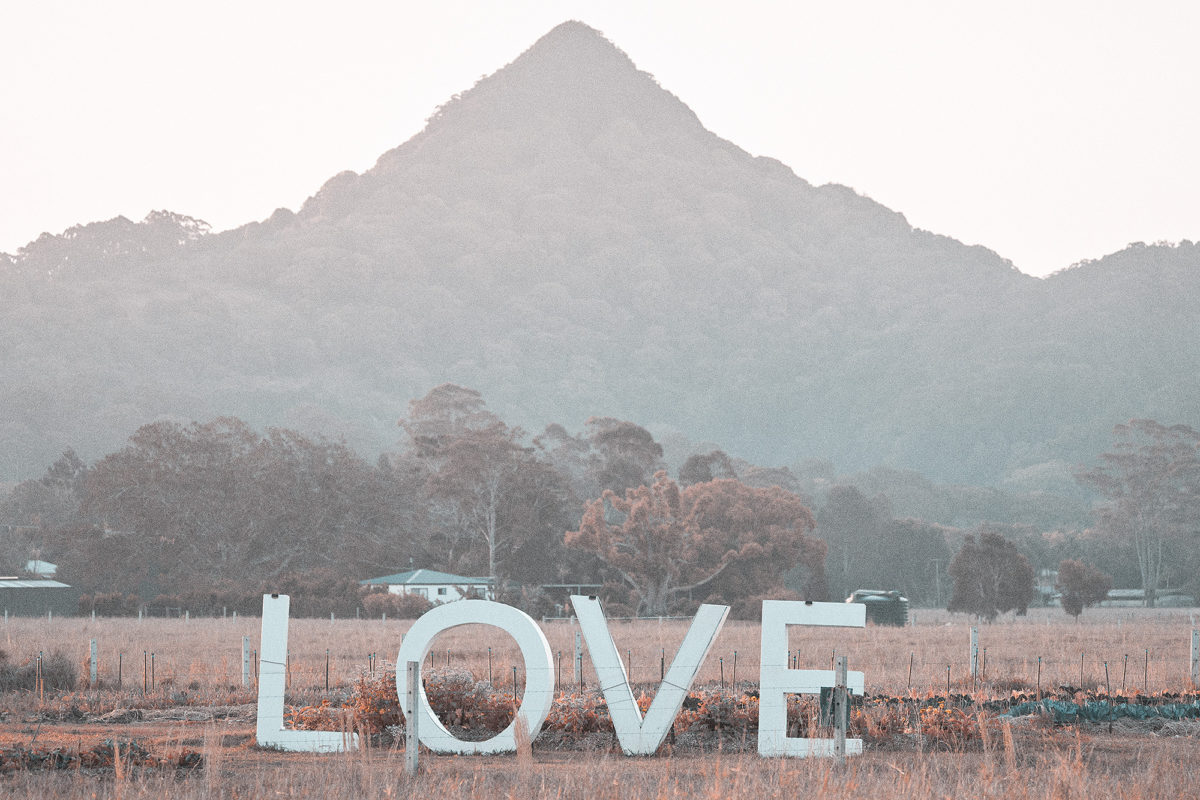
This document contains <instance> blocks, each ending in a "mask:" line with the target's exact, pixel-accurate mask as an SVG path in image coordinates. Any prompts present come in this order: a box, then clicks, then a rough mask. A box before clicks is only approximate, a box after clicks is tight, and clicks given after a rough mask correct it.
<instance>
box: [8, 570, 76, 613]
mask: <svg viewBox="0 0 1200 800" xmlns="http://www.w3.org/2000/svg"><path fill="white" fill-rule="evenodd" d="M0 607H3V609H4V611H5V613H7V614H11V615H13V616H18V617H42V616H45V615H46V614H47V613H54V614H57V615H59V616H64V617H65V616H69V615H71V614H75V613H77V612H78V611H79V593H78V592H77V591H76V590H75V589H72V588H71V587H70V586H68V585H67V584H65V583H61V582H59V581H52V580H47V579H45V578H15V577H5V578H0Z"/></svg>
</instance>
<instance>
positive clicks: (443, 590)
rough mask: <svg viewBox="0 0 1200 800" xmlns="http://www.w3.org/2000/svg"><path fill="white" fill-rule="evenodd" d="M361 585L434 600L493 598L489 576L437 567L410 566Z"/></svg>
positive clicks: (434, 601) (441, 601)
mask: <svg viewBox="0 0 1200 800" xmlns="http://www.w3.org/2000/svg"><path fill="white" fill-rule="evenodd" d="M359 583H360V584H361V585H363V586H379V587H384V588H386V589H387V591H388V592H390V593H392V594H415V595H418V596H420V597H424V598H425V599H426V600H429V601H430V602H433V603H449V602H450V601H452V600H465V599H467V598H473V597H478V598H484V599H491V597H492V579H491V578H478V577H468V576H466V575H454V574H451V573H449V572H439V571H438V570H436V569H413V570H409V571H408V572H397V573H396V574H395V575H384V576H383V577H381V578H368V579H367V580H365V581H359Z"/></svg>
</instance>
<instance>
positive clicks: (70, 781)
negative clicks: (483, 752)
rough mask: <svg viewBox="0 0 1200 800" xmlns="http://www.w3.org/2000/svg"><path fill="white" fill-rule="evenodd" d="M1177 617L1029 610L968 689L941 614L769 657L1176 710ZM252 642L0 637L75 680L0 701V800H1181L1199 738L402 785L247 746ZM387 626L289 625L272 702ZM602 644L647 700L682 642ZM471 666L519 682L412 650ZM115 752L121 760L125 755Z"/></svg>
mask: <svg viewBox="0 0 1200 800" xmlns="http://www.w3.org/2000/svg"><path fill="white" fill-rule="evenodd" d="M1194 614H1195V611H1194V610H1187V609H1184V610H1179V609H1169V610H1168V609H1162V610H1154V611H1146V610H1142V609H1102V610H1089V611H1088V612H1086V613H1085V614H1084V616H1083V617H1082V618H1081V619H1080V621H1079V622H1078V623H1075V622H1073V621H1072V620H1071V619H1070V618H1069V617H1067V616H1065V615H1064V614H1063V613H1062V612H1061V611H1059V610H1043V609H1035V610H1031V611H1030V614H1029V615H1028V616H1027V617H1022V618H1017V619H1005V620H1004V621H1001V622H998V623H995V624H992V625H986V624H980V625H977V627H978V630H979V646H980V665H979V666H980V673H981V674H980V676H979V678H978V680H972V678H971V674H970V665H969V642H970V628H971V626H972V624H973V623H972V622H971V621H970V620H969V619H967V618H965V617H963V616H962V615H954V616H952V615H948V614H946V613H945V612H938V611H928V610H917V611H916V612H915V624H912V625H910V626H908V627H905V628H884V627H869V628H867V629H865V630H853V629H821V628H794V629H792V631H791V637H790V639H791V641H790V644H791V647H792V650H793V653H794V654H798V655H799V658H800V662H799V663H800V666H812V667H825V666H828V665H829V663H830V660H831V659H832V657H833V655H834V654H835V652H836V653H838V654H845V655H847V656H848V658H849V662H850V667H851V669H859V670H862V671H863V672H864V673H865V675H866V690H867V693H868V695H870V694H883V695H898V696H926V695H928V694H931V693H933V694H943V693H944V692H945V689H946V681H947V670H949V680H950V683H951V688H952V691H953V692H954V693H956V694H971V695H972V696H973V697H975V698H978V699H980V700H984V699H988V698H991V697H1002V696H1010V695H1011V694H1012V692H1013V691H1014V690H1021V689H1026V690H1029V691H1034V690H1035V688H1036V686H1037V685H1038V683H1039V678H1038V669H1039V658H1040V659H1041V664H1040V669H1041V677H1040V685H1041V687H1042V689H1043V691H1044V692H1047V693H1048V692H1050V691H1056V692H1058V693H1060V694H1062V693H1063V690H1061V689H1059V687H1061V686H1069V687H1071V688H1072V689H1078V688H1080V669H1081V661H1082V673H1083V681H1082V684H1083V688H1086V689H1089V690H1095V689H1099V690H1101V691H1103V690H1104V689H1105V687H1106V675H1105V664H1106V663H1107V670H1108V673H1107V685H1108V686H1111V689H1112V693H1113V694H1125V695H1133V694H1135V693H1137V692H1149V693H1161V692H1183V691H1191V690H1192V688H1193V687H1192V685H1191V681H1190V674H1189V668H1190V652H1189V651H1190V633H1191V630H1192V628H1193V627H1196V622H1195V616H1194ZM258 624H259V622H258V620H257V619H246V618H240V619H236V620H235V619H232V618H229V619H215V620H214V619H191V620H187V621H185V620H182V619H170V620H163V619H146V620H143V621H140V622H139V621H138V620H129V619H101V620H96V621H94V622H93V621H92V620H90V619H86V618H55V619H52V620H46V619H15V618H14V619H10V620H9V621H8V623H7V624H6V625H5V626H4V628H3V630H2V631H0V649H2V650H4V651H5V653H6V654H7V657H8V661H9V663H10V664H20V663H23V662H26V661H28V660H29V659H31V658H33V657H36V655H37V654H38V653H39V652H41V653H44V654H47V655H48V654H51V653H55V652H59V653H63V654H65V655H66V656H68V657H69V658H70V659H71V660H72V661H73V662H74V663H75V664H76V666H77V668H78V673H79V676H80V680H81V686H80V688H78V689H76V690H75V691H74V692H70V693H63V692H47V693H45V694H44V695H43V696H42V697H40V698H39V697H38V696H37V695H36V694H35V693H33V692H30V691H24V690H22V691H10V692H4V693H0V752H4V751H6V749H7V750H9V751H13V750H20V749H22V748H24V749H26V750H28V749H37V750H39V751H45V752H50V751H54V752H58V753H60V754H61V760H62V761H63V763H64V764H65V765H66V767H67V768H65V769H8V770H3V772H4V774H3V775H0V793H5V794H9V795H11V796H15V797H34V796H38V797H44V796H54V797H64V798H84V797H87V798H91V797H163V796H170V797H180V798H192V797H196V798H200V797H230V798H232V797H276V796H312V797H330V798H342V797H346V798H349V797H363V796H382V797H391V796H401V795H402V796H410V795H415V794H418V793H419V794H421V795H425V796H438V797H467V796H472V797H521V798H525V797H529V798H541V797H548V798H549V797H561V798H575V797H580V798H608V797H612V798H617V797H620V798H651V797H653V798H659V797H740V796H746V797H775V796H789V797H797V796H799V797H814V798H826V797H839V798H840V797H846V798H850V797H853V798H861V797H897V798H910V797H911V798H933V797H995V798H1002V797H1003V798H1007V797H1014V798H1015V797H1059V798H1067V797H1117V796H1120V797H1127V798H1159V797H1162V798H1168V797H1169V798H1179V797H1200V770H1194V769H1193V768H1192V767H1191V765H1192V764H1194V763H1195V762H1196V760H1197V757H1200V722H1197V721H1194V720H1189V721H1175V722H1170V721H1166V722H1164V721H1162V720H1159V721H1157V722H1156V723H1154V724H1150V723H1144V722H1138V723H1134V722H1131V721H1128V720H1120V721H1118V722H1116V723H1113V724H1087V723H1081V724H1078V725H1057V726H1056V725H1054V724H1052V723H1050V722H1048V721H1047V720H1046V719H1044V718H1040V717H1037V716H1033V717H1022V718H1017V719H1014V720H1012V721H1007V720H1003V719H992V720H990V721H987V722H986V724H985V723H983V722H979V723H978V724H977V728H976V729H977V730H978V731H979V733H980V734H981V738H979V739H976V740H975V741H973V742H972V743H971V745H970V746H964V747H946V746H945V744H944V743H941V744H939V743H937V742H935V741H933V740H931V739H928V738H927V737H923V736H911V735H909V736H896V737H891V738H888V739H886V740H884V739H881V740H880V741H879V742H875V743H873V742H871V741H868V745H867V748H866V752H865V753H864V755H862V756H860V757H857V758H852V759H850V760H849V762H848V763H847V764H846V765H845V766H841V767H839V766H837V765H836V764H832V763H830V762H827V761H821V760H811V761H791V760H789V761H784V760H776V759H759V758H758V757H756V756H753V755H747V754H745V752H744V749H745V743H742V745H743V746H730V743H726V744H724V745H723V744H722V743H721V740H720V739H717V740H715V744H714V745H713V746H710V747H708V748H695V747H692V748H683V747H678V748H676V747H674V746H673V745H671V744H668V745H665V746H664V751H663V752H662V753H660V755H659V756H657V757H654V758H639V759H631V758H625V757H624V756H622V755H620V753H619V751H618V750H615V749H614V748H613V747H612V746H611V742H610V741H605V742H601V743H599V744H596V745H594V746H590V747H589V746H584V747H581V748H576V749H572V750H562V749H557V748H553V747H548V746H545V745H543V744H542V743H539V742H535V743H534V746H533V748H532V750H531V751H529V752H526V753H524V754H521V755H517V756H512V757H507V758H487V759H482V758H461V757H438V756H432V755H428V756H423V757H422V771H421V774H420V775H418V776H416V777H415V778H409V777H407V776H406V775H405V774H404V770H403V766H402V764H403V761H402V759H403V751H402V750H399V749H396V747H397V746H396V745H388V746H375V747H371V748H368V749H364V750H361V751H359V752H356V753H352V754H347V755H338V756H316V755H306V754H283V753H276V752H271V751H266V750H262V749H259V748H257V747H255V746H254V739H253V725H254V716H253V707H252V705H250V704H252V703H253V702H254V689H253V685H251V686H250V687H247V688H243V687H242V685H241V647H242V637H243V636H248V637H250V642H251V645H250V646H251V648H256V647H257V643H258V634H259V631H258ZM409 625H410V623H409V622H406V621H397V620H388V621H379V620H370V621H369V620H336V621H334V622H330V621H329V620H311V619H309V620H304V619H296V620H292V621H291V624H290V627H289V649H290V651H291V670H290V676H291V677H290V692H291V698H290V699H291V700H292V701H293V702H295V703H296V704H298V705H302V704H313V703H316V702H319V700H320V699H322V698H326V697H332V698H337V697H339V696H344V695H345V691H346V688H347V687H348V686H349V685H351V684H352V683H353V682H354V681H356V680H357V679H358V678H359V677H360V676H361V675H362V674H363V673H364V671H365V672H368V673H369V672H370V669H371V664H372V663H374V664H375V668H376V670H377V671H380V672H381V671H382V670H384V669H391V668H392V663H391V660H392V659H394V657H395V653H396V651H397V649H398V647H399V644H400V637H401V635H402V634H403V633H404V631H405V630H406V629H407V628H408V626H409ZM543 629H544V630H545V632H546V635H547V638H548V639H549V641H550V644H551V649H552V650H553V652H554V653H555V655H556V660H557V657H558V653H560V652H561V653H562V661H561V681H562V684H563V688H564V689H567V690H569V689H571V688H573V685H574V683H575V680H576V679H575V677H574V675H573V668H572V653H573V650H574V637H575V631H576V627H575V626H574V625H573V623H571V622H570V621H553V620H552V621H547V622H545V623H543ZM611 629H612V632H613V637H614V639H615V641H616V644H617V647H618V650H619V651H620V652H621V653H622V655H623V656H624V657H626V658H627V659H629V661H630V663H631V665H632V670H631V674H632V678H633V682H634V683H636V684H645V686H646V688H647V690H650V691H652V690H653V686H654V685H655V684H656V683H657V682H658V679H659V672H660V669H661V666H660V664H661V659H662V658H663V653H664V651H665V657H666V659H667V661H668V662H669V661H670V659H671V657H672V655H673V653H674V650H675V648H676V647H677V646H678V644H679V642H680V641H681V640H682V638H683V635H684V632H685V630H686V622H683V621H674V620H664V621H661V622H660V621H658V620H642V621H637V622H621V621H613V622H612V623H611ZM92 639H95V640H96V641H97V646H98V650H99V654H100V659H99V682H100V684H101V685H100V686H99V687H96V688H85V687H86V683H87V677H88V665H87V657H88V652H89V643H90V640H92ZM758 647H759V626H758V625H757V624H756V623H743V622H730V623H727V624H726V626H725V628H724V630H723V631H722V633H721V636H720V637H719V639H718V641H717V644H716V646H715V647H714V648H713V651H712V653H711V655H710V656H709V659H708V661H707V662H706V663H705V665H704V667H703V669H702V670H701V673H700V676H699V678H698V680H697V684H698V685H707V686H709V687H713V688H717V687H720V686H721V685H722V682H724V684H725V685H726V687H728V688H729V690H732V684H733V682H734V680H735V679H736V681H737V683H738V685H739V688H740V689H745V688H750V687H751V686H752V684H754V683H756V682H757V679H758V661H759V655H758ZM489 648H490V649H491V651H490V653H489ZM327 651H328V664H329V682H330V686H331V689H330V691H329V692H328V693H327V692H326V691H325V680H326V679H325V670H326V652H327ZM985 651H986V652H985ZM151 653H153V656H154V658H153V681H151V675H150V668H149V664H150V654H151ZM735 654H736V656H735ZM1147 655H1148V662H1147ZM489 658H490V665H491V671H492V680H493V683H494V684H496V685H497V686H499V687H508V686H509V685H510V684H511V681H512V667H513V666H514V665H516V666H517V668H518V672H517V681H518V684H520V683H521V682H522V680H523V671H522V665H521V662H520V658H519V655H518V654H517V652H516V648H515V645H514V644H513V642H512V641H511V640H509V639H508V638H507V636H506V635H505V634H502V633H500V632H499V631H497V630H496V629H492V628H489V627H487V626H469V627H464V628H459V629H455V630H453V631H449V632H447V633H445V634H443V635H442V636H441V637H439V639H438V640H437V644H436V647H435V648H434V652H433V661H434V668H435V670H443V669H445V667H446V665H447V664H449V666H450V667H451V668H452V669H455V670H461V669H466V670H470V671H471V672H472V673H473V674H474V675H475V677H476V678H479V679H486V678H487V677H488V670H489ZM584 660H585V670H584V677H585V682H586V684H587V686H588V688H590V689H594V688H595V687H594V685H593V678H592V675H591V672H590V665H589V664H588V662H587V657H586V648H585V658H584ZM735 661H736V665H735ZM910 665H911V668H910ZM557 667H558V665H557V664H556V668H557ZM735 670H736V674H735ZM144 673H145V674H144ZM251 683H252V684H253V676H251ZM118 684H119V685H118ZM143 687H144V689H143ZM1122 687H1123V688H1122ZM130 708H141V709H145V711H144V713H142V714H140V715H138V716H133V717H130V716H123V714H122V710H127V709H130ZM967 713H968V714H971V713H972V712H971V711H970V709H968V710H967ZM106 715H107V716H106ZM976 719H977V721H978V719H982V718H981V717H977V718H976ZM114 740H116V741H118V742H120V743H128V742H131V741H136V742H137V743H138V744H137V745H136V747H139V748H141V750H140V751H138V752H145V753H148V754H150V756H148V757H147V758H145V759H143V760H141V761H138V760H137V759H136V758H135V759H134V760H133V761H132V762H130V761H120V762H116V763H119V764H120V765H121V767H120V768H116V766H115V765H114V761H113V760H112V759H111V758H108V759H107V761H106V760H105V759H104V758H99V760H97V757H96V756H95V754H96V753H99V752H101V751H103V750H104V748H105V747H108V748H109V750H111V742H112V741H114ZM106 741H107V742H109V743H110V744H108V745H106V744H105V742H106ZM120 746H122V747H124V748H125V751H124V752H125V753H126V754H127V755H126V758H128V754H129V752H130V750H131V745H129V744H122V745H120ZM750 747H751V749H752V745H750ZM196 755H198V756H199V759H197V758H195V756H196ZM197 762H199V764H198V765H197ZM181 765H182V766H181Z"/></svg>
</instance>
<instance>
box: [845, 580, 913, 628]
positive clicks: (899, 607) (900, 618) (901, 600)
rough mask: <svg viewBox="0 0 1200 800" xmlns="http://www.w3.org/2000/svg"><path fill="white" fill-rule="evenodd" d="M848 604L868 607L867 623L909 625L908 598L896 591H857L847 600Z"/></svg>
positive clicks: (898, 626)
mask: <svg viewBox="0 0 1200 800" xmlns="http://www.w3.org/2000/svg"><path fill="white" fill-rule="evenodd" d="M846 602H847V603H862V604H863V605H865V606H866V607H867V621H868V622H873V623H875V624H876V625H894V626H895V627H897V628H903V627H904V626H905V625H907V624H908V598H907V597H904V596H903V595H901V594H900V593H899V592H897V591H895V590H891V591H884V590H882V589H856V590H855V591H854V594H852V595H850V596H849V597H847V598H846Z"/></svg>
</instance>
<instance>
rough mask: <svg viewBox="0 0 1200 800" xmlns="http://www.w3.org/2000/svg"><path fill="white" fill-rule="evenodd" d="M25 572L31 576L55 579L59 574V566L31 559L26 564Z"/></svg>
mask: <svg viewBox="0 0 1200 800" xmlns="http://www.w3.org/2000/svg"><path fill="white" fill-rule="evenodd" d="M25 572H27V573H28V574H30V575H37V576H38V577H39V578H53V577H54V576H55V575H57V574H58V564H51V563H50V562H49V561H39V560H37V559H31V560H29V561H26V562H25Z"/></svg>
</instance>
